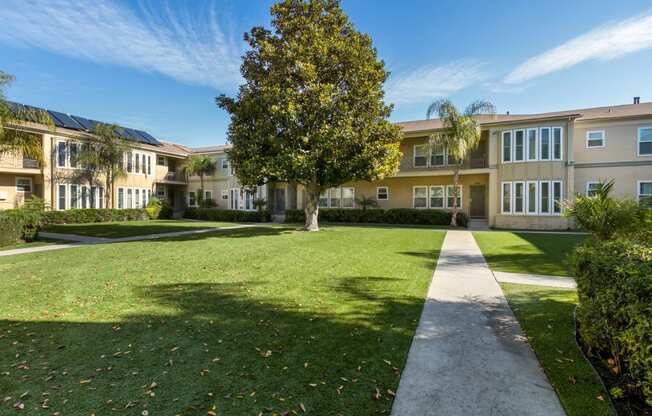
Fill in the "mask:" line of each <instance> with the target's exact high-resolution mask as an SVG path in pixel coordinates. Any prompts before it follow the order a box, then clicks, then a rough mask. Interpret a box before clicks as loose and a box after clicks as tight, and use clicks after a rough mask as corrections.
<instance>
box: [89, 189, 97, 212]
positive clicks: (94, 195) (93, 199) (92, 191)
mask: <svg viewBox="0 0 652 416" xmlns="http://www.w3.org/2000/svg"><path fill="white" fill-rule="evenodd" d="M95 198H97V187H96V186H91V203H90V206H91V208H95V207H96V206H97V204H96V203H95Z"/></svg>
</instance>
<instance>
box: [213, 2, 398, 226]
mask: <svg viewBox="0 0 652 416" xmlns="http://www.w3.org/2000/svg"><path fill="white" fill-rule="evenodd" d="M271 13H272V26H273V27H274V32H272V31H269V30H267V29H265V28H262V27H254V28H253V29H252V30H251V32H249V33H247V34H245V41H246V42H247V43H248V44H249V46H250V47H251V50H249V51H248V52H247V53H246V54H245V56H244V62H243V64H242V67H241V71H242V75H243V78H244V80H245V83H244V84H243V85H241V86H240V89H239V92H238V96H237V97H236V98H229V97H226V96H224V95H222V96H220V97H218V98H217V104H218V106H219V107H221V108H223V109H225V110H227V111H228V112H229V113H230V114H231V123H230V125H229V130H228V139H229V141H230V142H231V143H232V144H233V147H232V148H231V149H230V151H229V158H230V160H231V163H232V164H233V168H234V169H235V173H236V175H237V177H238V179H239V180H240V182H241V183H242V184H243V185H245V186H258V185H262V184H264V183H265V182H266V181H268V180H279V181H286V182H294V183H297V184H301V185H303V186H304V187H305V190H306V192H307V195H306V196H307V197H306V206H305V214H306V223H305V227H304V228H305V229H306V230H309V231H317V230H319V225H318V222H317V216H318V209H319V208H318V207H319V195H320V194H321V193H322V192H323V191H325V190H326V189H328V188H331V187H335V186H339V185H341V184H342V183H345V182H347V181H350V180H376V179H379V178H382V177H384V176H386V175H388V174H392V173H393V172H395V171H396V169H398V165H399V160H400V150H399V144H400V141H401V134H400V128H399V127H398V126H395V125H392V124H391V123H390V122H389V121H388V120H387V118H388V117H389V115H390V112H391V106H388V105H385V103H384V102H383V96H384V92H383V83H384V82H385V80H386V78H387V75H388V73H387V72H386V71H385V69H384V63H383V62H382V61H380V60H379V59H378V57H377V54H376V50H375V49H374V48H373V46H372V42H371V38H370V37H369V36H368V35H365V34H362V33H360V32H357V31H356V30H355V29H354V27H353V25H352V24H351V22H349V20H348V18H347V16H346V15H345V14H344V12H343V11H342V9H341V8H340V5H339V1H337V0H307V1H301V0H284V1H281V2H279V3H276V4H275V5H274V6H272V9H271Z"/></svg>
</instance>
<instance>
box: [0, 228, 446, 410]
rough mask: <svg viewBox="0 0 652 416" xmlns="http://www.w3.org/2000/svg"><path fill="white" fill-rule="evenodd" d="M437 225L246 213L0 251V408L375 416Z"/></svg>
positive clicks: (414, 307) (403, 347)
mask: <svg viewBox="0 0 652 416" xmlns="http://www.w3.org/2000/svg"><path fill="white" fill-rule="evenodd" d="M443 236H444V233H443V232H439V231H433V230H427V229H388V228H382V229H381V228H372V227H360V228H355V227H327V228H324V229H323V230H322V231H320V232H318V233H305V232H298V231H295V228H294V227H255V228H241V229H234V230H224V231H222V232H219V233H211V234H204V235H201V236H194V237H192V238H191V237H184V238H177V239H170V238H163V239H160V240H151V241H139V242H131V243H120V244H107V245H92V246H83V247H79V248H74V249H67V250H61V251H54V252H49V253H37V254H26V255H21V256H15V257H6V258H0V276H2V279H0V392H2V398H1V399H0V400H3V401H0V414H13V413H14V406H15V405H16V404H17V403H18V402H21V403H22V404H24V410H23V411H22V412H20V413H21V414H26V415H28V414H29V415H31V414H33V415H37V414H38V415H40V414H53V413H55V412H60V413H61V414H62V415H89V414H93V413H94V414H98V415H105V414H114V413H115V414H124V415H141V414H144V413H143V411H144V410H147V411H148V413H149V415H152V414H153V415H159V414H161V415H176V414H180V415H191V414H192V415H195V414H196V415H206V414H207V412H208V410H209V409H211V408H212V407H213V406H215V407H216V409H217V414H219V415H258V414H261V413H262V414H263V415H271V414H274V412H275V413H277V414H281V413H282V412H290V414H301V413H302V412H303V411H302V410H301V407H305V409H306V414H313V415H371V414H381V413H385V414H387V413H389V411H390V409H391V403H392V393H388V390H391V391H396V388H397V385H398V380H399V375H400V371H401V369H402V367H403V364H404V362H405V360H406V355H407V351H408V348H409V346H410V343H411V340H412V335H413V333H414V330H415V328H416V325H417V322H418V319H419V316H420V313H421V309H422V307H423V300H424V297H425V294H426V291H427V287H428V284H429V281H430V277H431V275H432V270H433V267H434V263H435V261H436V258H437V255H438V253H439V248H440V246H441V243H442V240H443ZM376 389H377V390H376ZM376 392H378V393H379V397H378V399H375V398H374V396H375V395H376ZM21 396H23V397H22V398H21ZM4 397H11V399H9V400H6V401H4ZM46 399H47V401H46ZM42 406H47V409H46V410H45V409H43V408H42Z"/></svg>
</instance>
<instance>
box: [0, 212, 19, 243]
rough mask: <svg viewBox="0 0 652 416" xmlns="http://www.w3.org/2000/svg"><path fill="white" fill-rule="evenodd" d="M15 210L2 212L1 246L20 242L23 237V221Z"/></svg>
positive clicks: (0, 215) (0, 214)
mask: <svg viewBox="0 0 652 416" xmlns="http://www.w3.org/2000/svg"><path fill="white" fill-rule="evenodd" d="M14 211H15V210H7V211H4V212H2V213H0V247H2V246H9V245H13V244H16V243H19V242H20V241H21V240H22V237H23V221H22V219H21V217H20V216H19V215H17V214H16V213H15V212H14Z"/></svg>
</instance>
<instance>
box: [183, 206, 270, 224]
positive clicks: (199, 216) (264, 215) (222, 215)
mask: <svg viewBox="0 0 652 416" xmlns="http://www.w3.org/2000/svg"><path fill="white" fill-rule="evenodd" d="M183 216H184V217H185V218H190V219H195V220H207V221H233V222H267V221H270V220H271V215H270V214H269V212H268V211H239V210H235V209H219V208H188V209H186V212H185V213H184V215H183Z"/></svg>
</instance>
